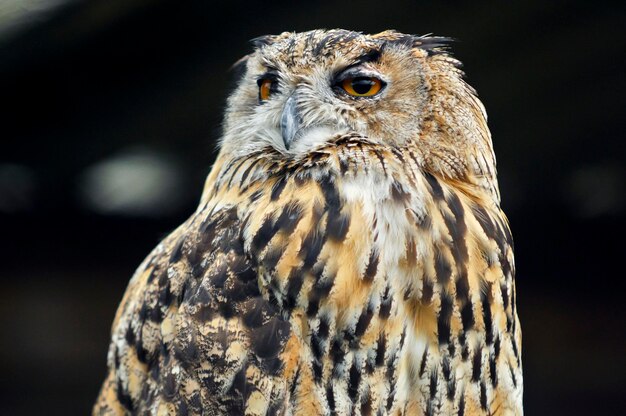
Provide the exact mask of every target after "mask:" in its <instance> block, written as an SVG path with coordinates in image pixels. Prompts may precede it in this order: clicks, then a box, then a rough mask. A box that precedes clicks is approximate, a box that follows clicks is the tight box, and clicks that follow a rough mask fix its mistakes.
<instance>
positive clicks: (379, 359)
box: [376, 332, 387, 367]
mask: <svg viewBox="0 0 626 416" xmlns="http://www.w3.org/2000/svg"><path fill="white" fill-rule="evenodd" d="M386 349H387V338H386V337H385V334H384V333H382V332H381V333H380V334H379V335H378V342H377V343H376V366H377V367H381V366H382V365H383V364H384V363H385V350H386Z"/></svg>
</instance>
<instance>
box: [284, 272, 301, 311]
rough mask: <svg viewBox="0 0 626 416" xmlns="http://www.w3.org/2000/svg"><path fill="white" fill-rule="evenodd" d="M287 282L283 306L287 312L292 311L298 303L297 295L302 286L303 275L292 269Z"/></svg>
mask: <svg viewBox="0 0 626 416" xmlns="http://www.w3.org/2000/svg"><path fill="white" fill-rule="evenodd" d="M287 280H288V282H287V295H286V297H285V300H284V306H285V308H286V309H287V310H292V309H293V308H295V306H296V304H297V302H298V295H299V294H300V289H302V285H303V284H304V275H303V274H302V273H301V272H300V271H299V270H298V269H292V271H291V273H290V274H289V277H288V278H287Z"/></svg>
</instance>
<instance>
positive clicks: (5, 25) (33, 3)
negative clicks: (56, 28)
mask: <svg viewBox="0 0 626 416" xmlns="http://www.w3.org/2000/svg"><path fill="white" fill-rule="evenodd" d="M70 2H72V1H70V0H2V1H0V34H2V35H7V34H9V33H11V32H15V31H17V30H18V29H20V28H22V27H23V26H27V25H28V24H31V23H33V22H36V21H41V20H45V19H46V18H47V15H48V14H49V13H50V12H51V11H52V10H54V9H56V8H57V7H59V6H61V5H63V4H66V3H70Z"/></svg>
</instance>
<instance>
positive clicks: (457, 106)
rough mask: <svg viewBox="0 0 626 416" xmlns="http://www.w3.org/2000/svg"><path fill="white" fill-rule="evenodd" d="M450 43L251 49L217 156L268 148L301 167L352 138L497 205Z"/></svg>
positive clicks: (320, 37)
mask: <svg viewBox="0 0 626 416" xmlns="http://www.w3.org/2000/svg"><path fill="white" fill-rule="evenodd" d="M447 42H448V39H446V38H438V37H416V36H412V35H404V34H401V33H398V32H394V31H386V32H382V33H379V34H376V35H364V34H360V33H356V32H349V31H345V30H330V31H325V30H315V31H311V32H305V33H283V34H281V35H277V36H266V37H263V38H260V39H258V40H256V42H255V46H256V48H255V51H254V52H253V53H252V54H250V55H248V56H246V57H245V58H244V59H242V60H241V61H240V62H241V65H245V71H244V74H243V76H242V78H241V80H240V81H239V86H238V87H237V89H236V90H235V92H234V93H233V95H232V96H231V97H230V98H229V100H228V108H227V111H226V119H225V125H224V136H223V138H222V142H221V145H222V153H221V154H222V155H224V156H225V157H235V158H237V157H245V156H246V155H249V154H252V153H255V154H258V153H259V152H260V153H261V154H263V151H264V150H267V149H268V148H273V149H275V150H276V151H277V152H272V153H271V154H278V155H281V156H282V157H283V158H287V159H289V158H293V159H296V160H298V158H299V157H301V156H305V155H306V154H307V153H309V152H311V151H313V150H315V149H317V148H319V147H321V146H324V144H325V143H326V142H328V141H330V140H332V139H333V138H336V137H337V136H338V135H342V134H346V133H356V134H357V135H360V136H363V137H365V138H367V139H368V140H369V141H370V142H376V143H378V144H382V145H385V146H391V147H395V148H397V149H408V150H410V152H411V157H412V158H413V159H414V160H415V161H416V162H417V163H418V164H420V166H421V167H422V168H423V169H425V170H427V171H429V172H431V173H433V174H437V175H440V176H442V177H448V178H454V179H456V180H459V181H463V182H466V183H471V184H473V185H476V186H479V187H481V188H484V189H487V190H488V191H489V192H490V193H491V194H492V195H493V197H494V198H495V199H496V200H498V199H499V196H498V192H497V181H496V176H495V172H496V169H495V156H494V154H493V149H492V144H491V135H490V133H489V129H488V128H487V119H486V117H487V116H486V114H485V110H484V107H483V105H482V103H481V102H480V101H479V100H478V98H477V97H476V95H475V92H474V90H473V89H472V88H471V87H470V86H469V85H467V84H466V83H465V81H464V80H463V72H462V71H461V70H460V69H459V66H460V62H459V61H457V60H456V59H454V58H452V57H451V56H450V55H449V54H448V53H447V52H446V45H447Z"/></svg>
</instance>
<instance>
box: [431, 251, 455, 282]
mask: <svg viewBox="0 0 626 416" xmlns="http://www.w3.org/2000/svg"><path fill="white" fill-rule="evenodd" d="M434 256H435V275H436V276H437V281H438V282H439V283H440V284H441V285H442V286H444V287H445V286H446V285H447V284H448V282H449V281H450V276H451V275H452V267H451V266H450V263H449V262H448V260H447V259H446V257H445V256H444V254H443V253H442V252H441V251H439V249H438V248H437V247H435V253H434Z"/></svg>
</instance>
